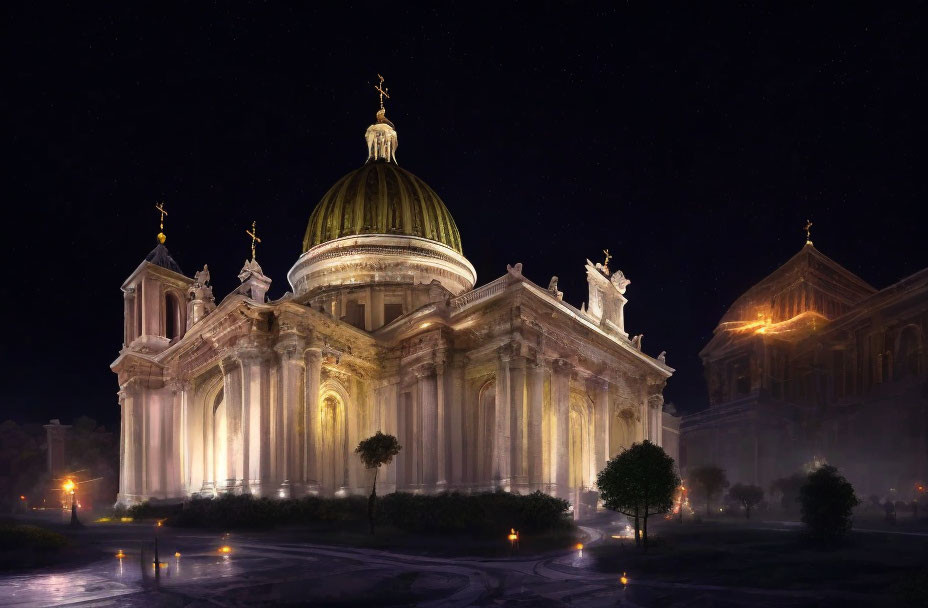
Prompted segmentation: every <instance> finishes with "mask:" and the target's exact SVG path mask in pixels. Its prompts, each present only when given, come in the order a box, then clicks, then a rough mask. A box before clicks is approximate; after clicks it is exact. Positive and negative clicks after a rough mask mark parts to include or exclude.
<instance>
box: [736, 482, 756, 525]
mask: <svg viewBox="0 0 928 608" xmlns="http://www.w3.org/2000/svg"><path fill="white" fill-rule="evenodd" d="M728 495H729V496H730V497H731V498H732V500H735V501H737V502H740V503H741V505H742V506H743V507H744V514H745V516H746V517H747V518H748V519H751V509H753V508H754V507H756V506H757V505H758V503H760V501H761V500H763V499H764V491H763V490H762V489H760V487H759V486H753V485H743V484H740V483H736V484H735V485H733V486H732V487H731V489H730V490H728Z"/></svg>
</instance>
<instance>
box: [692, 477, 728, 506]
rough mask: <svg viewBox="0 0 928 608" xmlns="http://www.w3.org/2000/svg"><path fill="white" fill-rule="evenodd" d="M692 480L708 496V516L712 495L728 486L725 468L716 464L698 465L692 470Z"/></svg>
mask: <svg viewBox="0 0 928 608" xmlns="http://www.w3.org/2000/svg"><path fill="white" fill-rule="evenodd" d="M690 480H691V481H692V483H694V484H695V485H696V487H697V488H699V489H700V490H701V491H702V492H703V494H704V495H705V497H706V517H709V506H710V505H709V503H710V502H712V497H713V496H715V495H716V494H718V493H719V492H721V491H722V489H723V488H727V487H728V477H726V476H725V469H722V468H720V467H717V466H715V465H705V466H701V467H696V468H695V469H693V470H692V471H691V472H690Z"/></svg>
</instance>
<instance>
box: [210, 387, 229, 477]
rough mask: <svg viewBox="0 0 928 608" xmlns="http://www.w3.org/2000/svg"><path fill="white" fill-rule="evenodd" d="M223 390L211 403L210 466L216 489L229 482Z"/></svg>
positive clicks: (227, 442)
mask: <svg viewBox="0 0 928 608" xmlns="http://www.w3.org/2000/svg"><path fill="white" fill-rule="evenodd" d="M227 409H228V408H227V407H226V400H225V399H224V394H223V390H222V389H219V392H218V393H217V394H216V397H215V398H214V399H213V403H212V410H211V411H212V420H213V424H212V431H213V432H212V443H213V450H212V467H213V475H212V477H213V482H214V484H215V485H214V487H215V488H216V489H217V490H218V489H220V488H224V487H226V486H227V485H228V483H229V474H228V465H229V419H228V412H227Z"/></svg>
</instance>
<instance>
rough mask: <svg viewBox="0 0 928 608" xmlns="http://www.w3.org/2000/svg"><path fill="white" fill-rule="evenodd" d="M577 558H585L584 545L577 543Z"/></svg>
mask: <svg viewBox="0 0 928 608" xmlns="http://www.w3.org/2000/svg"><path fill="white" fill-rule="evenodd" d="M577 557H580V558H582V557H583V543H577Z"/></svg>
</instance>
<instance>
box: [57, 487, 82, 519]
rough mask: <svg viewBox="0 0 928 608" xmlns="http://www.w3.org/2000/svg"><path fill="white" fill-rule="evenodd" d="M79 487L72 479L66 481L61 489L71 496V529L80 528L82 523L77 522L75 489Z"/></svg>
mask: <svg viewBox="0 0 928 608" xmlns="http://www.w3.org/2000/svg"><path fill="white" fill-rule="evenodd" d="M75 487H77V485H76V484H75V483H74V481H73V480H72V479H70V478H68V479H66V480H65V482H64V483H63V484H61V489H62V490H64V491H65V492H66V493H67V494H70V495H71V527H72V528H78V527H80V525H81V522H79V521H78V520H77V497H76V496H75V495H74V488H75Z"/></svg>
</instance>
